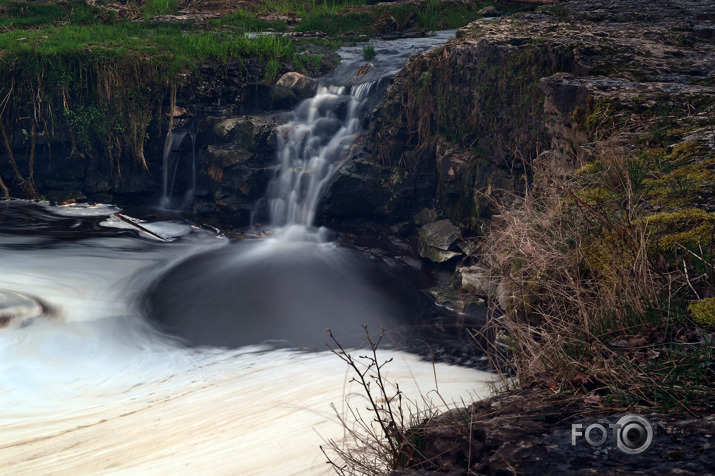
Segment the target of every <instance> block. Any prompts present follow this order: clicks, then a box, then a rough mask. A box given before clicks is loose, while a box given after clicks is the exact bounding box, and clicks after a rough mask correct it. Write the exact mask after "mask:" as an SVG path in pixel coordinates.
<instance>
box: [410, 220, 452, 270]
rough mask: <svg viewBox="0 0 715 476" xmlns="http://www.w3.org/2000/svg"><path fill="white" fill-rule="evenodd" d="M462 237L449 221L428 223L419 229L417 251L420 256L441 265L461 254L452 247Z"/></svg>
mask: <svg viewBox="0 0 715 476" xmlns="http://www.w3.org/2000/svg"><path fill="white" fill-rule="evenodd" d="M461 237H462V233H461V231H460V230H459V228H457V227H456V226H454V225H453V224H452V223H451V222H450V221H449V220H440V221H436V222H433V223H428V224H427V225H424V226H423V227H422V228H420V231H419V241H418V250H419V253H420V256H422V257H423V258H427V259H429V260H431V261H434V262H435V263H443V262H445V261H447V260H449V259H452V258H454V257H456V256H459V255H461V254H462V252H461V251H460V250H458V249H457V250H454V249H453V248H452V245H453V244H455V242H456V241H457V240H459V239H460V238H461Z"/></svg>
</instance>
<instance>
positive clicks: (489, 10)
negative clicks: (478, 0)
mask: <svg viewBox="0 0 715 476" xmlns="http://www.w3.org/2000/svg"><path fill="white" fill-rule="evenodd" d="M477 15H481V16H483V17H498V16H499V11H498V10H497V9H496V7H495V6H494V5H489V6H488V7H484V8H482V9H481V10H479V11H477Z"/></svg>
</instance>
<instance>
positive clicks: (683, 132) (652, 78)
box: [323, 0, 715, 259]
mask: <svg viewBox="0 0 715 476" xmlns="http://www.w3.org/2000/svg"><path fill="white" fill-rule="evenodd" d="M714 19H715V10H714V9H713V7H712V4H711V3H710V2H704V1H696V0H690V1H678V2H675V1H663V2H645V1H625V0H623V1H616V2H612V1H598V0H572V1H568V2H562V3H559V4H556V5H549V6H543V7H539V8H538V9H537V11H535V12H531V13H521V14H517V15H514V16H512V17H505V18H501V19H495V20H486V21H485V20H479V21H475V22H473V23H471V24H470V25H468V26H466V27H464V28H462V29H460V30H459V31H458V32H457V39H455V40H453V41H451V42H449V43H448V44H447V45H445V46H444V47H442V48H437V49H436V50H433V51H431V52H428V53H425V54H423V55H421V56H419V57H417V58H415V59H414V60H413V61H411V62H410V64H409V65H408V66H407V67H406V68H404V69H403V71H401V72H400V73H399V74H398V76H397V78H396V80H395V83H394V85H393V86H392V88H391V89H390V91H389V92H388V95H387V97H386V99H385V100H384V101H383V102H382V103H381V105H380V106H379V107H378V108H377V110H376V112H375V115H374V117H373V120H372V123H371V125H370V130H369V133H368V134H367V135H366V139H365V141H364V143H363V147H362V148H356V153H355V158H354V160H353V161H352V162H351V163H349V164H348V165H347V166H345V167H343V168H342V169H341V170H340V171H339V172H338V173H337V174H336V176H335V178H334V180H333V183H332V185H331V186H330V187H328V192H327V193H326V197H325V200H324V206H323V210H324V215H325V216H326V217H339V218H341V219H351V218H355V217H361V218H368V217H370V218H373V219H374V218H377V219H381V220H385V221H388V222H391V223H399V222H402V221H405V220H408V221H410V220H411V217H412V215H413V214H414V213H417V212H418V211H419V210H420V209H422V208H424V207H429V208H436V209H437V210H438V211H439V212H440V213H442V214H443V217H442V218H447V219H449V220H451V221H452V223H453V224H454V225H456V226H458V227H460V228H461V229H462V234H463V235H464V236H467V237H468V236H474V235H479V234H481V233H482V230H483V229H484V227H485V225H486V224H487V223H488V222H489V220H490V219H491V217H492V215H494V214H495V213H498V211H497V210H498V208H499V206H508V205H509V204H510V203H511V201H512V197H514V196H518V195H519V194H521V193H523V192H524V191H525V190H526V187H527V186H528V185H527V184H528V183H529V182H530V180H531V177H532V175H533V173H534V165H535V164H536V163H537V160H538V163H539V164H540V165H541V166H542V167H548V168H549V171H550V172H551V173H552V174H554V175H556V176H564V175H565V174H567V173H570V172H571V171H573V170H574V169H576V168H577V167H580V166H582V165H583V164H585V163H588V162H589V161H591V160H592V159H593V158H594V157H595V156H596V155H597V154H598V153H599V152H601V151H602V150H604V148H605V147H613V146H614V145H617V146H618V147H625V148H626V149H628V150H630V151H633V150H635V149H637V148H639V147H640V148H642V147H651V148H659V149H661V150H662V151H663V152H664V153H665V154H668V153H671V152H672V151H673V149H674V148H677V147H678V145H682V144H684V143H692V144H691V146H693V147H691V149H698V150H699V151H700V152H698V153H697V154H692V156H691V157H690V158H689V159H688V160H689V163H688V165H691V166H692V165H693V164H695V163H698V164H700V167H701V168H702V169H703V170H704V171H706V172H707V171H710V172H707V174H710V175H708V176H707V177H705V176H704V177H701V178H702V180H698V184H697V186H696V189H697V191H696V194H695V195H697V198H695V199H694V200H691V201H692V202H695V201H697V203H698V205H697V207H698V208H701V209H703V210H706V211H708V212H711V211H713V210H715V201H713V197H712V194H711V192H710V191H709V190H712V188H713V184H714V183H715V182H714V181H713V176H712V173H711V172H712V170H713V156H712V150H713V137H712V130H711V129H712V117H713V110H714V109H715V86H714V85H715V46H713V44H714V42H715V39H714V37H713V31H715V30H714V29H713V28H714V27H713V20H714ZM666 130H667V131H670V132H668V133H666ZM696 156H697V157H696ZM683 173H685V172H683ZM707 174H706V175H707ZM364 190H370V191H371V193H369V194H365V193H364ZM664 205H665V204H663V205H661V207H663V206H664ZM440 259H441V257H440Z"/></svg>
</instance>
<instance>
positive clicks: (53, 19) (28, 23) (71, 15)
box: [0, 1, 108, 31]
mask: <svg viewBox="0 0 715 476" xmlns="http://www.w3.org/2000/svg"><path fill="white" fill-rule="evenodd" d="M107 19H108V18H107ZM103 20H106V19H104V18H103V15H102V14H101V13H99V12H97V11H96V10H94V9H93V8H92V7H90V6H89V5H87V4H86V3H84V2H77V1H75V2H67V3H45V2H32V3H28V2H22V1H10V2H3V3H0V31H2V30H3V29H27V28H37V27H40V26H43V25H52V24H57V23H60V22H70V23H73V24H77V25H91V24H94V23H99V22H101V21H103Z"/></svg>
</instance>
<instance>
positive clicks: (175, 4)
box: [144, 0, 179, 18]
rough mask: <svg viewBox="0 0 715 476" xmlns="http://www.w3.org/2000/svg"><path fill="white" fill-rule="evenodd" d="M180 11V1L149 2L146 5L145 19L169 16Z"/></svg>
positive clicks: (156, 0)
mask: <svg viewBox="0 0 715 476" xmlns="http://www.w3.org/2000/svg"><path fill="white" fill-rule="evenodd" d="M178 10H179V1H178V0H147V2H146V3H145V4H144V16H145V18H151V17H153V16H156V15H169V14H172V13H176V12H177V11H178Z"/></svg>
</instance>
